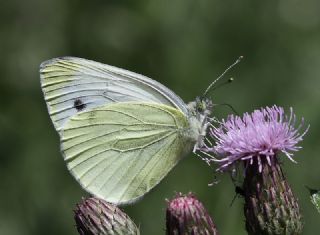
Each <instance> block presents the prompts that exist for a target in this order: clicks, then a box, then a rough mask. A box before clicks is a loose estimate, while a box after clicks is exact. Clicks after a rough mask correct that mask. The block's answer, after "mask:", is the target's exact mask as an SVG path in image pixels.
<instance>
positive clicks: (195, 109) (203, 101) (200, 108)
mask: <svg viewBox="0 0 320 235" xmlns="http://www.w3.org/2000/svg"><path fill="white" fill-rule="evenodd" d="M188 106H189V110H190V112H191V115H193V116H197V117H199V116H204V117H208V116H210V114H211V110H212V107H213V105H212V101H211V100H210V99H208V98H206V97H197V98H196V100H195V101H193V102H190V103H189V104H188Z"/></svg>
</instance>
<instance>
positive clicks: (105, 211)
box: [74, 198, 140, 235]
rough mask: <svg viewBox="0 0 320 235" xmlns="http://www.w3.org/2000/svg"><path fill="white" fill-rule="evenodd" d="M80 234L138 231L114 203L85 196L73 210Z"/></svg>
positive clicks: (134, 233)
mask: <svg viewBox="0 0 320 235" xmlns="http://www.w3.org/2000/svg"><path fill="white" fill-rule="evenodd" d="M74 213H75V215H74V219H75V221H76V225H77V230H78V232H79V234H80V235H97V234H99V235H111V234H112V235H123V234H128V235H139V234H140V232H139V230H138V228H137V226H136V225H135V224H134V222H133V221H132V220H131V219H130V218H129V216H128V215H127V214H125V213H124V212H122V211H121V210H120V209H119V208H117V207H116V206H115V205H113V204H111V203H108V202H106V201H104V200H102V199H99V198H87V199H84V200H83V201H82V202H81V203H79V204H77V206H76V209H75V211H74Z"/></svg>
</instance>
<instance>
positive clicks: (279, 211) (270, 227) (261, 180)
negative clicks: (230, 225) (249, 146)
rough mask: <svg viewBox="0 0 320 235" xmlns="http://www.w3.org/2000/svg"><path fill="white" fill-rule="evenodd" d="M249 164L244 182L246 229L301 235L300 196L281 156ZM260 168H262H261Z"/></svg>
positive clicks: (264, 232)
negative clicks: (293, 190)
mask: <svg viewBox="0 0 320 235" xmlns="http://www.w3.org/2000/svg"><path fill="white" fill-rule="evenodd" d="M271 161H272V162H271V164H269V163H268V162H267V161H266V160H265V159H263V160H262V162H260V164H261V165H262V166H259V163H258V161H257V160H254V162H253V164H248V166H246V167H247V168H246V172H245V179H244V182H243V192H244V199H245V204H244V214H245V217H246V229H247V231H248V233H249V234H252V235H258V234H259V235H264V234H265V235H273V234H275V235H282V234H283V235H284V234H288V235H289V234H290V235H294V234H296V235H298V234H301V233H302V228H303V223H302V221H301V220H302V218H301V214H300V210H299V204H298V200H297V199H296V197H295V196H294V195H293V193H292V190H291V188H290V186H289V184H288V182H287V180H286V178H285V176H284V174H283V172H282V169H281V166H280V164H279V163H278V162H277V161H278V160H277V158H272V159H271ZM260 168H261V169H262V170H261V171H260Z"/></svg>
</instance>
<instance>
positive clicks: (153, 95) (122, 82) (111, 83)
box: [40, 57, 188, 131]
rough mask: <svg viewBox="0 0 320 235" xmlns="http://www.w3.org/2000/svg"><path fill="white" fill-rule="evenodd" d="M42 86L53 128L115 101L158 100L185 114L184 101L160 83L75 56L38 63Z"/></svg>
mask: <svg viewBox="0 0 320 235" xmlns="http://www.w3.org/2000/svg"><path fill="white" fill-rule="evenodd" d="M40 77H41V86H42V90H43V93H44V96H45V100H46V102H47V105H48V109H49V113H50V116H51V119H52V121H53V123H54V125H55V128H56V129H57V130H58V131H60V130H61V129H62V127H63V125H64V124H65V123H66V121H67V120H68V119H69V118H70V117H72V116H74V115H76V114H77V113H79V112H82V111H87V110H91V109H94V108H97V107H99V106H101V105H105V104H109V103H117V102H128V101H141V102H152V103H161V104H165V105H168V106H171V107H175V108H177V109H179V110H180V111H182V112H183V113H184V114H185V115H186V114H187V112H188V111H187V107H186V105H185V103H184V102H183V101H182V100H181V98H180V97H178V96H177V95H176V94H174V93H173V92H172V91H171V90H169V89H168V88H166V87H165V86H163V85H162V84H160V83H158V82H156V81H154V80H152V79H150V78H147V77H144V76H142V75H139V74H136V73H133V72H130V71H127V70H124V69H120V68H117V67H113V66H109V65H105V64H102V63H98V62H94V61H90V60H85V59H81V58H75V57H63V58H56V59H52V60H49V61H46V62H44V63H42V64H41V66H40Z"/></svg>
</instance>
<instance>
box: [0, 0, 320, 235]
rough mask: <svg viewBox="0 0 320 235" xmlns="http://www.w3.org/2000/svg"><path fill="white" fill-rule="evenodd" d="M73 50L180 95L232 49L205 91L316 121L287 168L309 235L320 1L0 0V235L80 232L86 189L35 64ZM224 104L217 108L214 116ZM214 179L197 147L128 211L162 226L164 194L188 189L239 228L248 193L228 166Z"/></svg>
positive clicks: (225, 226) (224, 223)
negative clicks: (74, 173) (73, 171)
mask: <svg viewBox="0 0 320 235" xmlns="http://www.w3.org/2000/svg"><path fill="white" fill-rule="evenodd" d="M65 55H70V56H78V57H83V58H87V59H91V60H96V61H99V62H103V63H106V64H111V65H115V66H118V67H121V68H126V69H128V70H131V71H135V72H138V73H141V74H144V75H147V76H149V77H151V78H154V79H156V80H158V81H160V82H161V83H162V84H164V85H166V86H167V87H169V88H171V89H172V90H173V91H175V92H176V93H177V94H179V95H180V96H181V97H182V98H183V99H184V100H185V101H186V102H187V101H191V100H193V99H194V98H195V97H196V96H197V95H199V94H201V93H202V92H203V91H204V90H205V88H206V87H207V86H208V84H209V83H210V82H211V81H213V79H215V78H216V77H217V76H218V75H219V74H220V73H221V72H222V71H223V70H224V69H225V68H226V67H227V66H229V65H230V64H231V63H232V62H233V61H235V59H236V58H238V56H240V55H243V56H244V57H245V58H244V60H243V61H242V62H241V64H240V65H238V66H237V67H236V68H235V69H233V70H232V71H231V72H230V73H228V75H227V77H231V76H232V77H235V82H234V83H232V84H231V85H228V86H225V87H223V88H221V89H218V90H216V91H214V92H213V93H212V99H213V101H214V103H229V104H232V105H233V106H234V108H235V109H236V110H237V111H238V112H239V113H242V112H246V111H248V112H251V111H252V110H253V109H256V108H259V107H261V106H266V105H273V104H277V105H280V106H284V107H285V108H286V109H288V108H289V107H291V106H292V107H293V108H294V111H295V112H296V114H297V116H298V117H302V116H303V117H304V118H305V120H306V122H307V123H309V124H310V125H311V128H310V131H309V132H308V134H307V136H306V137H305V141H304V142H303V143H302V146H303V149H302V150H301V151H300V152H298V153H296V156H295V159H296V160H297V161H298V164H294V163H291V162H289V161H288V160H284V168H285V172H286V174H287V176H288V179H289V181H290V183H291V185H292V187H293V189H294V191H295V193H296V195H297V197H298V198H299V200H300V203H301V208H302V213H303V215H304V221H305V229H304V234H315V232H314V231H318V230H319V229H320V226H319V221H320V217H319V214H317V212H316V210H315V209H314V208H313V207H312V205H311V203H310V201H309V194H308V192H307V190H306V189H305V187H304V185H308V186H310V187H315V188H317V187H320V180H319V179H320V172H319V165H320V157H319V152H320V145H319V138H320V134H319V129H320V124H319V123H320V122H319V121H318V120H319V119H320V111H319V99H320V79H319V77H320V2H319V1H317V0H305V1H299V0H281V1H274V0H271V1H249V0H241V1H230V0H224V1H222V0H198V1H194V0H193V1H192V0H174V1H172V0H171V1H169V0H162V1H155V0H149V1H143V0H136V1H129V0H128V1H121V0H113V1H111V0H110V1H108V0H104V1H102V0H90V1H84V0H78V1H76V0H46V1H43V0H29V1H20V0H11V1H1V2H0V71H1V72H0V104H1V110H0V144H1V145H0V147H1V162H0V178H1V194H0V234H1V235H2V234H9V235H16V234H27V235H28V234H32V235H37V234H77V232H76V230H75V227H74V221H73V211H72V210H73V209H74V207H75V204H76V203H77V202H79V201H80V200H81V197H83V196H85V195H86V194H85V192H84V191H83V190H82V189H81V188H80V186H79V185H78V183H77V182H76V181H75V180H74V179H73V178H72V177H71V175H70V174H69V173H68V171H67V169H66V166H65V164H64V162H63V160H62V157H61V154H60V151H59V138H58V135H57V133H56V131H55V130H54V128H53V125H52V124H51V121H50V119H49V116H48V113H47V108H46V105H45V102H44V99H43V96H42V93H41V89H40V82H39V72H38V70H39V64H40V63H41V62H42V61H44V60H47V59H50V58H53V57H57V56H65ZM228 113H231V110H230V109H228V108H227V107H223V106H218V107H216V108H215V110H214V114H215V115H216V116H218V117H219V118H221V117H225V116H226V115H227V114H228ZM213 177H214V171H213V169H210V168H209V167H208V166H207V165H206V164H205V163H204V162H202V161H201V160H199V158H198V157H196V156H193V155H190V156H189V157H188V158H186V159H185V160H183V161H182V162H181V163H180V164H179V165H178V166H177V167H176V168H175V169H174V170H173V171H172V172H171V173H170V174H169V175H168V177H166V178H165V180H163V181H162V182H161V184H160V185H158V186H157V187H156V188H155V189H154V190H153V191H152V192H151V193H149V194H147V195H146V196H145V197H144V198H143V200H141V201H140V202H138V203H136V204H134V205H130V206H127V207H125V208H124V209H125V211H126V212H127V213H128V214H129V215H130V217H132V218H133V219H134V221H135V222H136V223H137V224H138V225H139V226H140V228H141V232H142V234H155V235H157V234H164V231H165V207H166V203H165V198H172V197H173V196H174V194H175V192H180V191H181V192H183V193H187V192H189V191H192V192H195V193H196V195H197V196H198V197H199V199H200V200H202V201H203V203H204V204H205V205H206V206H207V208H208V210H209V211H210V213H211V215H212V216H213V217H214V220H215V222H216V224H217V227H218V229H219V231H220V233H221V234H222V235H223V234H226V235H232V234H239V235H242V234H246V232H245V229H244V216H243V211H242V205H243V200H242V199H241V198H240V199H237V200H236V201H235V202H234V203H233V205H232V206H230V203H231V201H232V199H233V197H234V195H235V192H234V186H233V184H232V182H231V181H230V178H229V177H228V176H222V177H220V178H219V179H220V180H221V183H220V184H218V185H215V186H212V187H208V186H207V185H208V183H211V182H212V180H213Z"/></svg>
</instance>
